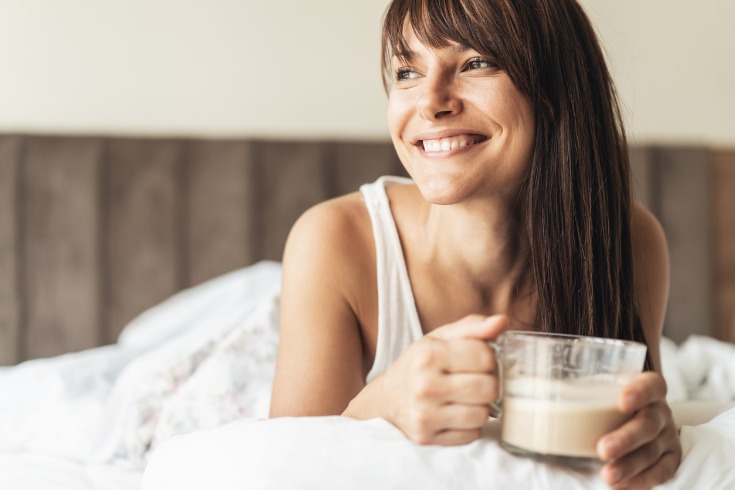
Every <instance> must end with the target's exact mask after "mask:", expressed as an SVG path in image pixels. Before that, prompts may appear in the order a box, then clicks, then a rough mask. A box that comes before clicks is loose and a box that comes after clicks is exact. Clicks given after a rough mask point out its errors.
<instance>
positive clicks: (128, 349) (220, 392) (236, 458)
mask: <svg viewBox="0 0 735 490" xmlns="http://www.w3.org/2000/svg"><path fill="white" fill-rule="evenodd" d="M279 288H280V265H279V264H277V263H273V262H263V263H259V264H257V265H255V266H252V267H249V268H246V269H242V270H239V271H235V272H233V273H230V274H227V275H224V276H221V277H219V278H217V279H214V280H212V281H209V282H208V283H205V284H203V285H201V286H197V287H195V288H193V289H190V290H188V291H184V292H182V293H179V294H177V295H175V296H173V297H172V298H170V299H169V300H167V301H165V302H163V303H161V304H160V305H158V306H156V307H154V308H152V309H151V310H149V311H147V312H146V313H144V314H143V315H141V316H140V317H139V318H138V319H136V320H135V321H133V322H132V323H131V324H130V325H129V326H128V327H126V328H125V330H124V331H123V332H122V334H121V336H120V339H119V341H118V343H117V344H115V345H113V346H108V347H103V348H98V349H93V350H89V351H85V352H81V353H76V354H69V355H65V356H60V357H57V358H52V359H43V360H37V361H29V362H26V363H24V364H21V365H19V366H17V367H13V368H5V369H0V488H3V489H5V488H9V489H15V488H24V489H25V488H28V489H31V488H32V489H34V490H35V489H36V488H38V489H41V488H65V489H66V490H77V488H79V489H82V488H84V489H86V488H95V487H85V486H81V485H80V486H78V487H73V486H63V487H53V486H50V487H47V486H43V485H41V484H39V485H38V486H28V485H26V486H22V487H21V486H18V484H19V482H21V481H24V477H23V468H24V466H23V465H22V464H14V463H13V461H14V459H13V458H14V457H17V458H21V459H20V460H19V461H28V458H29V457H30V456H29V455H34V456H33V457H39V458H45V457H48V458H52V459H53V458H66V460H68V461H76V462H78V463H79V464H80V465H82V466H83V468H82V470H80V471H82V473H83V471H84V468H88V467H93V468H96V467H98V466H99V465H106V466H108V467H115V468H120V469H122V471H126V472H127V471H130V472H133V473H135V472H138V474H140V473H142V471H143V469H144V468H145V467H146V464H147V463H148V462H149V459H150V464H149V466H148V470H147V474H146V476H145V481H144V488H145V489H146V490H158V489H161V490H163V489H170V488H177V489H182V488H210V487H211V488H223V489H224V488H325V489H326V488H510V487H511V486H513V487H515V488H595V486H601V485H602V484H601V482H600V481H599V479H598V477H597V475H596V474H594V473H591V474H588V473H579V472H574V471H571V470H567V469H563V468H556V467H553V466H548V465H543V464H539V463H535V462H532V461H529V460H524V459H521V458H516V457H513V456H511V455H509V454H507V453H506V452H504V451H503V450H502V449H500V448H499V446H498V445H497V434H496V427H495V425H494V422H490V423H489V424H488V426H487V428H486V430H485V433H484V436H483V438H482V439H480V440H478V441H476V442H474V443H472V444H469V445H466V446H461V447H456V448H440V447H434V446H417V445H415V444H412V443H410V442H409V441H407V440H406V439H405V438H404V437H403V435H402V434H401V433H400V432H399V431H398V430H396V429H395V428H394V427H392V426H391V425H390V424H388V423H387V422H385V421H383V420H372V421H366V422H358V421H353V420H348V419H344V418H341V417H324V418H300V419H278V420H265V418H266V417H267V413H268V403H269V398H270V385H271V381H272V377H273V368H274V363H275V352H276V346H277V343H278V295H279ZM662 356H663V364H664V376H665V377H666V379H667V382H668V384H669V388H670V391H669V400H670V402H672V403H676V402H679V401H682V400H688V399H689V400H691V399H699V400H707V401H710V402H717V403H718V404H719V405H716V406H717V407H719V406H721V404H722V403H723V402H728V401H731V400H735V364H733V363H734V362H735V346H733V345H729V344H725V343H722V342H718V341H716V340H713V339H710V338H706V337H692V338H690V339H689V340H687V341H686V342H685V343H684V344H682V345H681V346H676V345H675V344H673V342H670V341H665V342H664V344H663V346H662ZM714 412H716V411H713V413H714ZM183 434H188V435H183ZM175 435H179V436H177V437H175V438H172V437H173V436H175ZM681 438H682V443H683V445H684V449H685V459H684V462H683V464H682V466H681V468H680V470H679V473H678V474H677V477H676V478H675V479H674V480H673V481H672V482H671V483H670V484H668V485H667V486H666V487H665V488H682V489H684V488H686V489H690V488H707V489H709V488H735V469H734V467H735V457H733V456H732V455H734V454H735V409H730V410H727V411H725V412H724V413H722V414H720V415H719V416H718V417H716V418H715V419H714V420H712V421H711V422H708V423H707V424H704V425H698V426H685V427H683V428H682V432H681ZM164 442H165V444H164ZM159 448H160V449H159ZM151 454H154V456H153V457H152V458H150V456H151ZM22 458H25V459H22ZM8 475H10V476H8ZM4 478H5V479H4ZM14 482H15V483H14ZM519 483H522V486H521V487H519V486H518V484H519ZM98 487H99V488H103V486H101V485H98ZM136 487H137V484H136V486H135V487H133V486H131V487H129V488H136ZM110 488H118V487H110Z"/></svg>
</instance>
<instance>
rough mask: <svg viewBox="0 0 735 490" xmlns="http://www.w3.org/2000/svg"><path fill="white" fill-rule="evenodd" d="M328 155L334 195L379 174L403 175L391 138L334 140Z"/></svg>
mask: <svg viewBox="0 0 735 490" xmlns="http://www.w3.org/2000/svg"><path fill="white" fill-rule="evenodd" d="M330 156H331V160H332V165H331V167H332V178H333V179H334V180H333V184H334V188H333V191H332V192H331V193H332V194H335V195H342V194H347V193H350V192H355V191H357V190H358V189H359V188H360V186H361V185H362V184H366V183H368V182H373V181H375V179H377V178H378V177H380V176H381V175H404V176H405V175H406V172H405V170H404V169H403V166H402V165H401V163H400V161H399V160H398V156H397V155H396V151H395V149H394V148H393V144H392V143H390V142H385V143H334V145H333V146H332V147H331V149H330Z"/></svg>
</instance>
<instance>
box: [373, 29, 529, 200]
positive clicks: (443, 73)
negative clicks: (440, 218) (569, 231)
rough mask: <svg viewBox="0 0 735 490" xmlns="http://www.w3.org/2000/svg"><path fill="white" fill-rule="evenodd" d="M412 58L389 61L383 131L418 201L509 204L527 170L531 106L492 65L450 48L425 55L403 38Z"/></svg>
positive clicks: (409, 36)
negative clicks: (413, 184)
mask: <svg viewBox="0 0 735 490" xmlns="http://www.w3.org/2000/svg"><path fill="white" fill-rule="evenodd" d="M404 34H405V39H406V43H407V45H408V47H409V49H410V53H408V54H409V55H410V56H409V57H408V60H407V61H406V62H405V63H401V61H400V60H399V59H398V58H394V59H393V67H392V68H393V83H392V85H391V89H390V93H389V103H388V126H389V129H390V133H391V138H392V139H393V144H394V145H395V147H396V151H397V152H398V156H399V157H400V159H401V161H402V162H403V165H404V166H405V167H406V169H407V170H408V172H409V174H410V175H411V177H412V178H413V179H414V180H415V181H416V184H417V185H418V187H419V189H420V190H421V193H422V194H423V196H424V198H426V199H427V200H428V201H430V202H433V203H436V204H452V203H456V202H461V201H464V200H467V199H470V198H473V197H486V196H493V195H495V196H500V197H507V198H509V199H513V200H514V199H515V197H516V195H517V193H518V190H519V187H520V184H521V182H522V181H523V179H524V178H525V176H526V174H527V171H528V167H529V164H530V159H531V154H532V150H533V144H534V141H533V138H534V132H535V127H534V124H535V123H534V116H533V110H532V108H531V104H530V103H529V101H528V100H527V99H526V97H525V96H524V95H522V94H521V93H520V92H519V91H518V90H517V89H516V87H515V86H514V85H513V83H512V82H511V81H510V78H509V77H508V75H507V74H506V73H505V72H503V71H501V70H499V69H498V68H497V67H496V66H495V65H494V61H493V60H492V59H490V58H488V57H486V56H482V55H480V54H479V53H478V52H476V51H474V50H472V49H469V48H465V47H464V46H460V45H458V44H451V45H449V46H447V47H444V48H438V49H435V48H431V47H427V46H425V45H423V44H421V43H420V42H419V40H418V39H417V37H416V35H415V34H414V32H413V30H412V29H411V28H410V27H407V28H406V29H405V31H404Z"/></svg>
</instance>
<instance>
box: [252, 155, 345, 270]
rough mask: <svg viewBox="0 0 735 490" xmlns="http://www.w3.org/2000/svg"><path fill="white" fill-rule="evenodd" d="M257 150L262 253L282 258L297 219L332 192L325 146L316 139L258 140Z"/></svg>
mask: <svg viewBox="0 0 735 490" xmlns="http://www.w3.org/2000/svg"><path fill="white" fill-rule="evenodd" d="M256 154H257V159H258V166H257V169H258V170H257V174H256V179H257V189H258V199H257V202H258V209H256V210H255V212H256V217H257V224H256V232H255V233H256V238H258V239H259V240H260V244H259V257H260V258H261V259H266V260H281V259H282V258H283V246H284V244H285V243H286V238H287V237H288V232H289V230H290V229H291V227H292V226H293V224H294V222H295V221H296V219H298V217H299V216H300V215H301V213H303V212H304V211H306V210H307V209H308V208H309V207H311V206H313V205H314V204H317V203H318V202H321V201H323V200H324V199H326V198H327V197H328V196H329V195H330V194H329V188H330V178H331V176H330V174H329V171H328V165H327V163H326V162H327V156H326V148H325V146H324V145H323V144H317V143H314V142H278V141H267V142H260V143H258V147H257V152H256Z"/></svg>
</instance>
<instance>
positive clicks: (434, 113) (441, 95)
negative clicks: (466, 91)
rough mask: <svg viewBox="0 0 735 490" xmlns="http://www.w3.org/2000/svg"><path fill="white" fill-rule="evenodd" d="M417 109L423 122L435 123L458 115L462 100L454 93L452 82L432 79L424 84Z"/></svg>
mask: <svg viewBox="0 0 735 490" xmlns="http://www.w3.org/2000/svg"><path fill="white" fill-rule="evenodd" d="M417 109H418V112H419V114H420V115H421V117H422V118H424V119H425V120H427V121H436V120H438V119H442V118H446V117H451V116H453V115H457V114H459V113H460V112H461V111H462V100H461V98H460V97H459V96H458V94H457V93H456V90H455V87H454V84H453V83H452V80H448V79H446V78H444V77H434V78H432V79H429V80H427V81H426V83H425V84H424V87H423V92H422V93H421V96H420V97H419V99H418V102H417Z"/></svg>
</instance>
